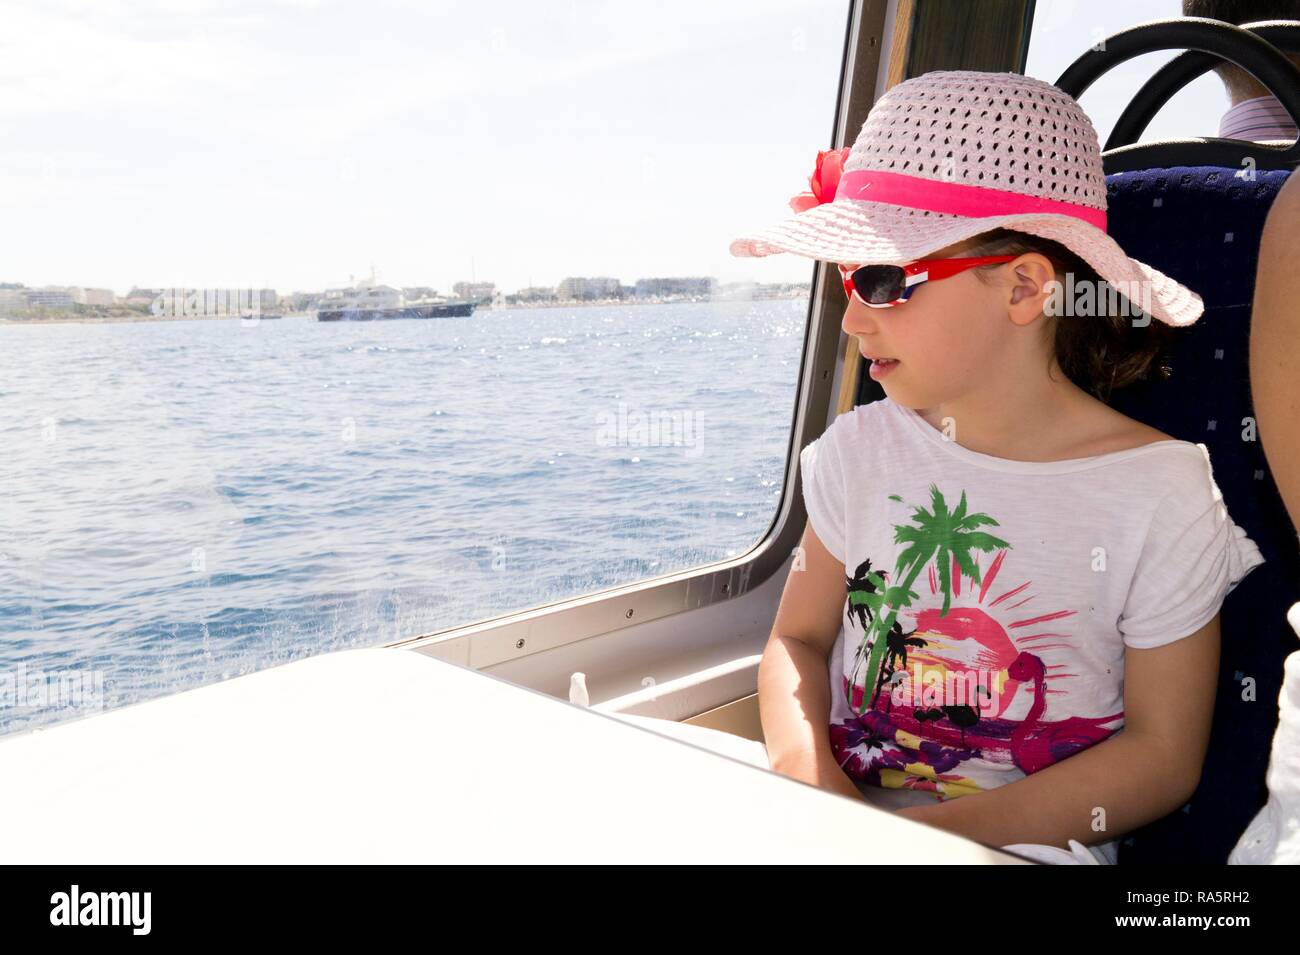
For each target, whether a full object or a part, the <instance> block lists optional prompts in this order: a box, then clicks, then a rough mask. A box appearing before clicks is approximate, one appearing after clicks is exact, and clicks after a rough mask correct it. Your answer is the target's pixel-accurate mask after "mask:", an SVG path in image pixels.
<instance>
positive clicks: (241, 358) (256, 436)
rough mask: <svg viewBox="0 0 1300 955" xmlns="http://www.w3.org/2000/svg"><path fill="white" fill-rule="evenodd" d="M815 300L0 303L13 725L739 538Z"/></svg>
mask: <svg viewBox="0 0 1300 955" xmlns="http://www.w3.org/2000/svg"><path fill="white" fill-rule="evenodd" d="M807 309H808V305H807V302H806V301H805V300H776V301H760V302H724V303H704V304H665V305H626V306H607V307H606V306H600V307H587V308H569V309H565V308H539V309H510V310H498V311H483V310H480V311H478V312H476V313H475V315H474V316H472V317H470V318H462V319H442V320H427V321H418V320H415V321H387V322H366V323H338V324H330V323H327V324H321V323H317V322H316V321H314V320H312V319H310V318H307V317H292V316H290V317H286V318H283V319H279V320H265V319H264V320H262V321H259V322H256V323H254V322H241V321H239V320H210V321H168V322H141V323H122V324H99V325H92V324H62V325H59V324H41V325H30V326H17V325H4V326H0V488H2V489H3V495H2V497H0V733H12V732H16V731H20V730H25V729H31V728H35V727H39V726H42V725H48V724H50V723H53V722H57V721H59V720H64V719H69V718H75V717H79V716H84V715H87V713H88V712H92V711H98V710H99V709H103V708H112V707H117V706H122V705H125V704H129V703H133V702H137V701H140V700H144V699H149V698H151V697H156V696H159V695H162V694H167V693H173V692H176V691H178V690H183V689H187V688H190V687H194V686H198V685H201V684H205V683H211V682H214V681H218V680H224V679H228V678H230V677H233V676H237V675H240V674H244V673H249V672H252V671H254V670H259V669H263V668H265V667H270V666H274V665H277V664H280V663H285V662H287V661H290V660H294V659H298V658H301V657H305V656H310V655H313V654H318V653H325V652H329V651H333V650H339V649H344V648H350V647H363V646H376V645H381V644H384V643H389V642H392V641H395V640H398V639H402V638H406V637H411V636H415V635H418V634H422V633H429V632H433V631H437V630H441V629H444V628H448V627H452V626H456V625H460V624H465V623H469V622H473V621H477V620H482V619H486V618H490V617H494V616H497V615H500V614H505V613H508V612H512V611H517V610H522V609H526V608H530V607H535V606H540V605H545V604H549V603H553V602H555V601H558V600H562V599H564V598H568V597H572V596H576V595H580V594H587V593H592V592H595V591H600V590H603V589H607V588H610V587H613V586H617V585H620V584H625V583H629V582H632V581H637V580H643V579H647V578H653V577H657V576H660V575H663V574H668V573H671V572H674V571H678V570H682V569H685V568H689V567H692V566H697V565H700V564H704V563H708V562H711V561H716V560H720V559H724V558H726V557H728V556H730V555H735V554H740V553H743V552H744V551H746V550H748V549H749V548H750V547H751V546H752V545H753V544H754V543H756V542H757V541H758V540H759V539H760V538H762V537H763V536H764V534H765V533H766V531H767V529H768V527H769V526H770V524H771V522H772V519H773V517H774V515H775V511H776V507H777V505H778V503H779V499H780V493H781V486H782V483H783V481H784V475H785V469H786V465H787V455H788V442H789V439H790V427H791V422H792V419H793V413H794V400H795V389H796V384H797V378H798V373H799V365H800V360H801V353H802V348H803V339H804V326H805V323H806V319H807ZM78 680H80V681H81V682H80V683H79V684H78V683H77V681H78ZM68 687H71V689H68ZM78 688H79V690H80V695H78V692H77V690H78Z"/></svg>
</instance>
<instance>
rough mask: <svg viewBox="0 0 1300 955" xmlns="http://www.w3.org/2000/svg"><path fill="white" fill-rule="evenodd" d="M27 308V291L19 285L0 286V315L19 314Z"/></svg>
mask: <svg viewBox="0 0 1300 955" xmlns="http://www.w3.org/2000/svg"><path fill="white" fill-rule="evenodd" d="M26 307H27V290H26V289H25V288H23V287H22V286H21V285H9V284H5V285H0V313H4V312H21V311H22V310H23V309H25V308H26Z"/></svg>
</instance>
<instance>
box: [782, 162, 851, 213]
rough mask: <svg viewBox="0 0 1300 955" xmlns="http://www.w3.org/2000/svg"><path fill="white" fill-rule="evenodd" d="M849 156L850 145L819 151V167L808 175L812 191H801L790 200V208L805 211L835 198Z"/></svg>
mask: <svg viewBox="0 0 1300 955" xmlns="http://www.w3.org/2000/svg"><path fill="white" fill-rule="evenodd" d="M848 158H849V147H848V146H844V147H843V148H841V149H822V150H818V152H817V168H815V169H814V170H813V174H812V175H811V176H809V177H808V185H809V187H810V188H811V189H812V192H801V193H799V194H798V195H797V196H795V197H793V198H792V199H791V200H790V208H791V209H793V210H794V211H795V212H803V211H805V210H807V209H811V208H813V206H819V205H821V204H822V203H823V202H830V201H831V200H832V199H834V198H835V190H836V189H837V188H838V187H839V184H840V175H841V174H842V173H843V172H844V163H846V162H847V161H848Z"/></svg>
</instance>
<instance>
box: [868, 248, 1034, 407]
mask: <svg viewBox="0 0 1300 955" xmlns="http://www.w3.org/2000/svg"><path fill="white" fill-rule="evenodd" d="M964 254H966V253H963V252H961V251H960V250H957V249H956V247H950V248H949V249H944V250H940V251H939V252H935V253H933V254H931V255H929V256H927V258H931V259H944V258H956V257H958V256H962V255H964ZM843 264H844V265H845V266H846V267H854V268H856V266H857V264H858V263H843ZM1016 265H1017V262H1008V263H1005V264H1003V265H999V266H995V269H996V270H997V271H996V274H995V275H994V276H993V277H992V280H989V279H988V278H987V277H986V278H985V279H983V280H982V279H981V278H978V277H976V275H975V270H973V269H971V270H967V271H965V272H961V273H959V274H957V275H954V276H952V277H950V278H946V279H941V280H937V281H929V282H924V283H922V284H921V285H920V286H919V287H917V288H916V289H915V291H913V292H912V295H911V297H910V298H908V300H907V301H906V302H903V303H902V304H901V305H895V306H893V307H892V308H868V307H867V306H866V305H864V304H863V303H862V302H860V301H859V300H858V299H857V297H856V296H850V298H849V305H848V308H847V309H846V310H845V312H844V322H843V327H844V331H845V332H847V333H848V334H850V335H852V336H854V337H856V338H857V340H858V348H859V350H860V351H861V353H862V355H863V357H864V358H868V359H877V358H893V359H896V362H895V363H893V364H884V365H882V364H879V363H877V362H874V361H873V362H872V363H871V365H870V366H869V368H870V374H871V377H872V378H874V379H875V380H876V381H878V382H879V383H880V386H881V387H882V388H883V389H884V391H885V394H887V395H888V396H889V397H890V398H892V399H894V400H895V401H896V402H898V403H899V404H901V405H904V406H906V407H909V408H922V409H923V408H932V407H935V406H936V405H940V404H942V403H944V402H948V401H952V400H953V399H956V398H959V397H961V396H964V395H968V394H971V393H973V392H978V391H996V390H997V389H990V388H989V385H990V382H993V381H997V380H998V378H999V377H1000V376H1005V375H1009V374H1015V373H1016V369H1018V368H1023V367H1025V365H1024V364H1023V362H1024V359H1025V354H1024V349H1025V347H1026V345H1027V344H1029V342H1028V340H1027V338H1026V336H1025V335H1024V332H1025V329H1024V328H1023V327H1022V325H1021V324H1020V323H1019V322H1018V321H1017V320H1015V319H1014V318H1013V317H1012V314H1011V312H1014V311H1015V310H1016V306H1015V305H1014V304H1013V298H1014V296H1013V289H1014V286H1015V285H1016V283H1017V276H1016V274H1015V267H1016ZM1004 272H1005V273H1006V274H1005V275H1003V273H1004Z"/></svg>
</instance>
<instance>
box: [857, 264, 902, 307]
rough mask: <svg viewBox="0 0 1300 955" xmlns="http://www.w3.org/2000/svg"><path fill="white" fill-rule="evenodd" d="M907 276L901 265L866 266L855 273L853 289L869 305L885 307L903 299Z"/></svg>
mask: <svg viewBox="0 0 1300 955" xmlns="http://www.w3.org/2000/svg"><path fill="white" fill-rule="evenodd" d="M905 279H906V275H905V274H904V273H903V268H902V266H899V265H864V266H862V268H860V269H858V270H857V271H856V272H854V273H853V287H854V288H855V289H857V290H858V294H859V295H860V296H862V300H863V301H864V302H866V303H867V304H869V305H885V304H887V303H889V302H893V301H897V300H898V299H900V298H902V297H903V292H904V290H905V285H904V281H905Z"/></svg>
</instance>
